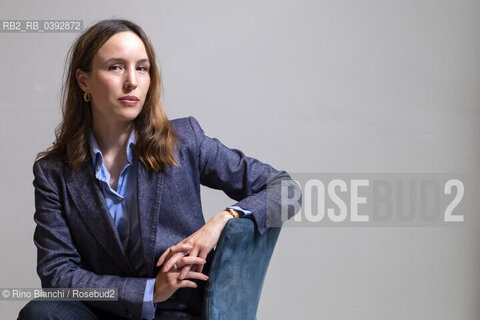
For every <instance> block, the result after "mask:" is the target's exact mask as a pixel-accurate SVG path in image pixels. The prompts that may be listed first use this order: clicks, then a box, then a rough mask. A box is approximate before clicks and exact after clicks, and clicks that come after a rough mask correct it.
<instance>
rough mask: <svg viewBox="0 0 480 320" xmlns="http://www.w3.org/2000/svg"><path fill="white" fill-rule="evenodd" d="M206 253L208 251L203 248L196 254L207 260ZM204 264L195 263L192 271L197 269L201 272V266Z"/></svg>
mask: <svg viewBox="0 0 480 320" xmlns="http://www.w3.org/2000/svg"><path fill="white" fill-rule="evenodd" d="M207 255H208V251H207V250H203V251H201V252H200V254H199V255H198V257H199V258H201V259H203V260H205V261H207ZM204 265H205V264H197V265H196V266H195V267H196V268H194V271H197V272H202V271H203V266H204Z"/></svg>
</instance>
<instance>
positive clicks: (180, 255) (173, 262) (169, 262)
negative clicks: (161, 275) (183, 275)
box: [162, 252, 185, 272]
mask: <svg viewBox="0 0 480 320" xmlns="http://www.w3.org/2000/svg"><path fill="white" fill-rule="evenodd" d="M184 255H185V254H184V253H183V252H179V253H175V254H174V255H173V256H171V257H170V258H169V259H168V260H167V262H165V265H164V266H163V269H162V270H163V272H168V271H170V269H171V268H172V267H173V265H176V264H177V262H178V261H179V260H180V259H181V258H183V256H184Z"/></svg>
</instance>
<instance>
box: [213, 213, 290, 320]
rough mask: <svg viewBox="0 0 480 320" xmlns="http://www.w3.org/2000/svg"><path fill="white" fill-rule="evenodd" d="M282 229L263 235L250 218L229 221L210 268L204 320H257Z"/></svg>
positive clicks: (268, 230)
mask: <svg viewBox="0 0 480 320" xmlns="http://www.w3.org/2000/svg"><path fill="white" fill-rule="evenodd" d="M280 230H281V228H269V229H267V231H266V232H265V233H264V234H262V235H260V234H259V232H258V230H257V228H256V226H255V223H254V221H253V220H251V219H230V220H229V221H228V222H227V224H226V225H225V228H224V229H223V231H222V234H221V235H220V239H219V241H218V244H217V247H216V249H215V252H214V254H213V258H212V261H211V265H210V274H209V277H210V278H209V281H208V282H207V286H206V288H205V301H204V311H205V314H204V317H205V319H208V320H220V319H221V320H229V319H241V320H250V319H256V314H257V308H258V302H259V300H260V294H261V292H262V287H263V280H264V279H265V274H266V272H267V269H268V264H269V263H270V258H271V257H272V253H273V249H274V248H275V244H276V242H277V239H278V236H279V234H280Z"/></svg>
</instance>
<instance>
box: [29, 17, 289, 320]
mask: <svg viewBox="0 0 480 320" xmlns="http://www.w3.org/2000/svg"><path fill="white" fill-rule="evenodd" d="M155 61H156V58H155V53H154V50H153V47H152V45H151V43H150V41H149V39H148V38H147V36H146V35H145V33H144V32H143V30H142V29H141V28H140V27H139V26H137V25H136V24H134V23H131V22H129V21H125V20H104V21H100V22H99V23H97V24H95V25H93V26H92V27H90V28H89V29H88V30H87V31H85V32H84V33H83V34H82V35H81V36H80V37H79V39H78V40H77V41H76V43H75V44H74V46H73V47H72V50H71V52H70V64H69V68H68V74H67V78H66V83H65V89H64V95H63V121H62V123H61V125H60V126H59V127H58V128H57V132H56V141H55V142H54V144H53V146H52V147H51V148H49V149H48V150H47V151H45V152H42V153H40V154H39V157H38V158H39V159H37V161H36V162H35V164H34V166H33V171H34V175H35V180H34V186H35V207H36V211H35V222H36V224H37V226H36V229H35V235H34V241H35V245H36V246H37V249H38V265H37V272H38V274H39V276H40V279H41V282H42V287H44V288H45V287H46V288H49V287H53V288H118V301H115V302H105V301H103V302H102V301H88V302H86V303H83V302H79V301H75V302H66V301H49V302H46V301H32V302H30V303H28V304H27V305H26V306H25V307H24V308H23V309H22V311H21V312H20V315H19V318H20V319H57V318H59V319H77V318H78V319H97V318H102V319H103V318H109V317H111V318H116V319H118V318H119V317H122V318H134V319H140V318H145V319H153V318H154V317H155V314H156V318H157V319H160V318H168V319H175V318H178V319H196V318H198V317H200V316H201V312H202V294H203V291H202V288H203V285H204V282H205V281H206V280H207V279H208V276H207V274H206V273H207V272H206V271H205V270H207V269H208V254H209V253H210V252H211V250H212V249H213V247H214V246H215V245H216V243H217V241H218V239H219V236H220V233H221V231H222V229H223V227H224V226H225V224H226V222H227V221H228V220H229V219H233V218H239V217H249V218H251V219H254V221H255V223H256V226H257V228H258V230H259V232H260V233H263V232H264V231H265V230H266V228H267V227H268V224H267V208H268V210H269V212H270V210H271V211H272V212H280V209H281V207H280V183H281V182H282V181H283V183H287V184H289V185H290V186H293V187H294V188H297V186H296V185H295V184H294V183H293V181H292V180H291V179H290V177H289V176H288V174H287V173H286V172H284V171H277V170H275V169H273V168H272V167H271V166H269V165H267V164H264V163H261V162H260V161H258V160H256V159H253V158H249V157H247V156H245V155H244V154H243V153H242V152H241V151H239V150H232V149H228V148H227V147H225V146H224V145H222V144H221V143H220V142H219V141H218V140H217V139H214V138H209V137H207V136H206V135H205V134H204V133H203V130H202V129H201V127H200V125H199V124H198V122H197V121H196V120H195V119H194V118H193V117H189V118H182V119H175V120H172V121H169V120H168V119H167V117H166V115H165V112H164V111H163V108H162V105H161V104H160V94H161V82H160V75H159V71H158V68H157V65H156V62H155ZM200 184H203V185H206V186H209V187H212V188H216V189H221V190H223V191H224V192H225V193H226V194H227V195H228V196H230V197H231V198H232V199H235V200H237V201H238V202H237V203H236V204H233V205H232V206H231V207H229V208H226V209H225V210H222V211H221V212H219V213H218V214H216V215H215V216H214V217H213V218H212V219H211V220H210V221H208V222H207V223H206V224H205V221H204V219H203V214H202V208H201V203H200ZM267 192H268V197H267ZM219 211H220V210H219ZM290 213H291V214H293V212H290ZM204 266H205V268H204Z"/></svg>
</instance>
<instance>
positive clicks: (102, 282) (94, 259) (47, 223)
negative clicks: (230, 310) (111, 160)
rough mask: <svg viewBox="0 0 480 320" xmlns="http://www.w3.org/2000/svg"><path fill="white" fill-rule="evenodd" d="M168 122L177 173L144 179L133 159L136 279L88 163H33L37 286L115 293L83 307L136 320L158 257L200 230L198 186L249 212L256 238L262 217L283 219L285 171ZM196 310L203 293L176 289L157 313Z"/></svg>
mask: <svg viewBox="0 0 480 320" xmlns="http://www.w3.org/2000/svg"><path fill="white" fill-rule="evenodd" d="M171 122H172V124H173V127H174V129H175V131H176V132H177V135H178V137H179V141H178V146H177V148H176V153H175V155H176V157H177V161H178V166H170V167H166V168H165V169H164V170H162V171H161V172H158V173H155V172H149V171H147V170H146V168H145V167H144V166H143V165H142V163H141V162H140V161H137V158H136V157H135V156H134V162H135V164H136V168H137V170H138V184H137V188H138V214H139V222H140V230H141V237H142V245H143V255H144V261H145V263H146V267H147V270H148V274H146V275H139V274H137V272H136V271H135V269H134V267H133V266H132V264H131V263H130V261H128V259H127V256H126V254H125V252H124V250H123V247H122V245H121V243H120V240H119V237H118V234H117V232H116V229H115V227H114V225H113V222H112V218H111V216H110V214H109V211H108V208H107V206H106V203H105V199H104V197H103V194H102V191H101V189H100V187H99V184H98V183H97V180H96V178H95V174H94V171H93V165H92V162H91V161H85V163H83V165H82V167H81V169H80V170H79V171H77V172H74V171H73V170H71V169H70V168H69V167H68V165H67V163H66V162H65V161H61V160H53V159H49V157H44V158H41V159H39V160H37V161H36V162H35V163H34V165H33V172H34V176H35V179H34V182H33V184H34V187H35V215H34V220H35V222H36V229H35V234H34V242H35V245H36V246H37V249H38V251H37V253H38V261H37V262H38V264H37V272H38V275H39V277H40V279H41V282H42V287H58V288H71V287H76V288H118V301H116V302H88V303H89V304H90V305H91V306H93V307H94V308H96V309H98V310H101V311H104V312H107V313H111V314H114V315H117V316H121V317H125V318H133V319H140V318H141V314H142V302H143V301H142V300H143V295H144V290H145V284H146V280H147V278H154V277H155V276H156V274H157V273H158V268H156V267H155V263H156V261H157V259H158V258H159V256H160V255H161V254H162V253H163V252H164V251H165V250H166V249H167V248H168V247H170V246H172V245H174V244H176V243H178V242H180V241H181V240H183V239H184V238H186V237H188V236H189V235H191V234H192V233H194V232H195V231H196V230H198V229H199V228H200V227H202V226H203V225H204V223H205V221H204V217H203V214H202V206H201V202H200V184H202V185H205V186H208V187H211V188H215V189H221V190H223V191H224V192H225V193H226V194H227V195H228V196H229V197H230V198H232V199H235V200H236V201H238V202H237V203H236V204H234V205H238V206H240V207H242V208H244V209H247V210H250V211H252V213H253V218H254V220H255V222H256V226H257V228H258V230H259V232H260V233H263V232H265V230H266V228H268V227H269V226H268V223H267V220H268V221H269V219H267V211H268V212H269V213H270V212H277V213H279V212H280V209H281V207H280V205H281V202H280V185H281V181H282V180H284V183H287V184H289V185H290V186H291V187H292V188H297V189H298V186H297V185H296V184H295V183H294V182H293V180H291V178H290V176H289V175H288V174H287V173H286V172H284V171H277V170H275V169H274V168H272V167H271V166H269V165H267V164H265V163H262V162H260V161H258V160H256V159H254V158H250V157H247V156H245V155H244V154H243V153H242V152H241V151H239V150H235V149H229V148H227V147H226V146H224V145H223V144H222V143H220V141H218V140H217V139H215V138H210V137H208V136H206V135H205V134H204V132H203V130H202V129H201V127H200V125H199V124H198V122H197V121H196V120H195V119H194V118H193V117H189V118H182V119H175V120H172V121H171ZM267 192H268V197H267ZM218 209H219V211H220V210H222V209H223V208H218ZM292 214H293V212H290V215H292ZM201 303H202V291H201V288H197V289H180V290H178V291H177V293H176V294H175V296H174V297H173V298H171V299H169V300H167V301H166V302H165V303H160V304H158V305H157V308H160V309H170V310H186V311H189V310H190V311H192V312H194V313H199V312H200V309H201Z"/></svg>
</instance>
